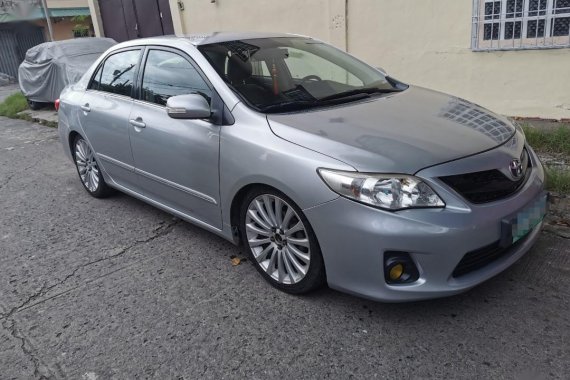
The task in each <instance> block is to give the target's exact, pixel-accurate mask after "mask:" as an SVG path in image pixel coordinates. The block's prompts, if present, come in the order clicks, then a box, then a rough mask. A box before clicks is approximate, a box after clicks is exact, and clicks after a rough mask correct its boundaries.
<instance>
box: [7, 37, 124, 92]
mask: <svg viewBox="0 0 570 380" xmlns="http://www.w3.org/2000/svg"><path fill="white" fill-rule="evenodd" d="M115 44H116V42H115V40H113V39H111V38H95V37H93V38H76V39H73V40H65V41H55V42H45V43H43V44H40V45H37V46H34V47H33V48H31V49H29V50H28V52H27V53H26V58H25V59H24V62H22V63H21V64H20V68H19V69H18V81H19V82H20V88H21V90H22V92H23V93H24V95H25V96H26V97H27V98H28V99H29V100H33V101H35V102H46V103H48V102H54V101H55V100H56V99H58V98H59V94H60V93H61V91H62V90H63V88H64V87H65V86H67V85H68V84H71V83H75V82H77V81H78V80H79V79H80V78H81V76H82V75H83V74H84V73H85V72H86V71H87V69H89V67H90V66H91V65H92V64H93V62H95V61H96V60H97V58H99V56H100V55H101V54H102V53H104V52H105V51H106V50H107V49H109V48H110V47H111V46H113V45H115Z"/></svg>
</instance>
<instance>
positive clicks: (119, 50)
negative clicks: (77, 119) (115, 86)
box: [85, 46, 144, 99]
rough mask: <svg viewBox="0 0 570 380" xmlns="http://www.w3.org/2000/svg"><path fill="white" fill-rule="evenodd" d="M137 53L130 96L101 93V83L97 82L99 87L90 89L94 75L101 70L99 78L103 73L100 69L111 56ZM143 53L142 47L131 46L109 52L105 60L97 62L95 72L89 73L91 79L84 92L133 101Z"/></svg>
mask: <svg viewBox="0 0 570 380" xmlns="http://www.w3.org/2000/svg"><path fill="white" fill-rule="evenodd" d="M136 50H138V51H139V58H138V60H137V64H136V67H135V71H134V73H133V87H132V89H131V94H130V95H123V94H117V93H114V92H108V91H103V90H100V89H99V86H100V85H101V81H99V86H97V89H94V88H91V84H92V83H93V79H95V75H97V73H99V70H101V72H100V73H101V76H102V75H103V71H102V69H103V68H104V66H105V62H107V60H108V59H109V58H111V57H112V56H114V55H116V54H120V53H125V52H128V51H136ZM143 52H144V46H132V47H127V48H123V49H118V50H114V51H112V52H110V53H109V54H108V55H107V56H105V58H103V59H102V60H101V62H99V64H98V65H97V68H96V69H95V70H93V73H91V77H90V78H89V82H88V83H87V87H86V88H85V91H86V92H87V91H95V92H100V93H102V94H107V95H110V96H119V97H122V98H130V99H134V92H135V89H136V88H137V78H138V73H139V71H140V67H141V59H142V56H143V54H142V53H143Z"/></svg>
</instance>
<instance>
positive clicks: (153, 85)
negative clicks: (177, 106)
mask: <svg viewBox="0 0 570 380" xmlns="http://www.w3.org/2000/svg"><path fill="white" fill-rule="evenodd" d="M192 93H198V94H201V95H202V96H204V97H205V98H206V99H207V100H208V102H209V101H210V97H211V95H212V91H211V90H210V88H209V87H208V85H207V84H206V82H205V81H204V79H202V77H201V76H200V74H199V73H198V71H196V69H195V68H194V66H193V65H192V64H191V63H190V62H188V60H186V59H185V58H183V57H182V56H180V55H178V54H176V53H172V52H169V51H163V50H151V51H150V52H149V53H148V58H147V60H146V65H145V69H144V75H143V83H142V99H143V100H145V101H147V102H152V103H156V104H160V105H166V101H167V100H168V98H170V97H171V96H176V95H185V94H192Z"/></svg>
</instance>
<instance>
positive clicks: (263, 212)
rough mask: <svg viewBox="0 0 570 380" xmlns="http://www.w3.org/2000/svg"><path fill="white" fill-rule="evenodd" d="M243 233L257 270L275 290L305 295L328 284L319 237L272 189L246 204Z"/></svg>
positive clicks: (253, 196) (297, 210)
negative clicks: (326, 282)
mask: <svg viewBox="0 0 570 380" xmlns="http://www.w3.org/2000/svg"><path fill="white" fill-rule="evenodd" d="M240 231H241V238H242V241H243V243H244V246H245V248H246V249H247V250H248V253H249V255H250V257H251V258H252V260H253V263H254V265H255V267H256V268H257V270H258V271H259V272H260V273H261V275H262V276H263V277H264V278H265V279H266V280H267V281H268V282H269V283H270V284H271V285H273V286H274V287H276V288H278V289H280V290H283V291H285V292H287V293H291V294H301V293H306V292H309V291H311V290H314V289H317V288H319V287H321V286H322V285H323V284H324V283H325V267H324V263H323V259H322V256H321V251H320V248H319V245H318V242H317V238H316V236H315V233H314V232H313V229H312V228H311V226H310V224H309V221H308V220H307V218H306V217H305V215H304V214H303V212H302V211H301V209H300V208H299V207H298V206H297V205H296V204H295V203H293V201H292V200H291V199H289V198H288V197H287V196H285V195H284V194H282V193H280V192H278V191H276V190H274V189H271V188H258V189H255V190H253V191H251V192H250V193H249V194H248V195H247V196H246V198H245V200H244V202H243V204H242V209H241V223H240Z"/></svg>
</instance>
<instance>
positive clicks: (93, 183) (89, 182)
mask: <svg viewBox="0 0 570 380" xmlns="http://www.w3.org/2000/svg"><path fill="white" fill-rule="evenodd" d="M73 146H74V151H73V158H74V159H75V167H76V168H77V173H78V174H79V178H80V179H81V184H83V187H84V188H85V190H87V192H88V193H89V194H91V195H92V196H94V197H95V198H104V197H106V196H108V195H109V194H111V192H112V190H111V188H110V187H109V186H107V184H106V183H105V180H104V179H103V175H102V174H101V169H100V168H99V165H98V163H97V160H96V159H95V152H94V151H93V149H91V147H90V146H89V144H87V141H85V139H84V138H83V137H81V136H77V137H76V138H75V142H74V143H73Z"/></svg>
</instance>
